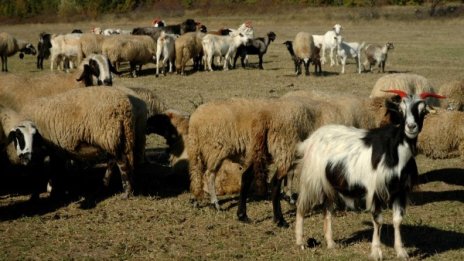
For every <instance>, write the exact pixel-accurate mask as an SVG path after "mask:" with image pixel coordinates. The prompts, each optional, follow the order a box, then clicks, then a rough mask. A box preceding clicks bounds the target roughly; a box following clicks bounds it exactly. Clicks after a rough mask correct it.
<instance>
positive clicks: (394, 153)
mask: <svg viewBox="0 0 464 261" xmlns="http://www.w3.org/2000/svg"><path fill="white" fill-rule="evenodd" d="M391 91H392V92H395V93H397V94H398V95H400V96H401V98H402V100H401V103H400V104H399V105H398V108H397V110H398V117H400V119H401V120H400V124H399V125H388V126H386V127H382V128H377V129H370V130H367V129H356V128H352V127H346V126H342V125H328V126H324V127H322V128H319V129H318V130H316V131H315V132H314V133H313V134H311V136H310V137H309V138H307V139H306V140H305V141H304V142H303V143H301V145H299V147H298V153H299V154H301V155H302V160H301V162H300V164H301V168H299V169H300V170H301V175H300V194H299V196H298V203H297V216H296V225H295V237H296V244H297V245H298V246H301V247H302V248H305V243H304V240H303V219H304V215H305V214H306V212H307V211H308V210H310V209H312V208H314V207H315V206H316V205H320V204H322V205H323V207H324V234H325V239H326V241H327V247H328V248H334V247H335V242H334V240H333V237H332V224H331V216H332V209H333V205H334V203H335V201H336V199H337V198H341V200H343V201H344V202H345V203H346V204H347V205H348V206H351V207H353V206H354V202H355V200H358V199H365V202H366V209H367V210H370V211H371V213H372V217H373V226H374V233H373V238H372V247H371V257H373V258H374V259H376V260H378V259H382V250H381V248H380V244H381V243H380V228H381V225H382V215H381V211H382V206H385V205H386V206H392V209H393V227H394V232H395V239H394V247H395V250H396V253H397V256H398V257H400V258H408V254H407V252H406V250H405V249H404V247H403V242H402V240H401V234H400V224H401V221H402V219H403V215H404V212H405V208H406V204H407V201H408V195H409V193H410V192H411V191H412V189H413V187H414V186H415V185H416V182H417V178H418V175H419V173H418V170H417V165H416V162H415V159H414V156H415V154H416V143H417V136H418V134H419V133H420V131H421V129H422V126H423V125H422V124H423V120H424V116H425V114H426V105H425V102H424V99H425V98H426V97H428V96H430V95H434V94H429V93H422V94H420V95H418V96H415V95H408V94H406V93H405V92H402V91H399V90H391Z"/></svg>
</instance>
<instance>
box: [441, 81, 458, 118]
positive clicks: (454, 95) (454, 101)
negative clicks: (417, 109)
mask: <svg viewBox="0 0 464 261" xmlns="http://www.w3.org/2000/svg"><path fill="white" fill-rule="evenodd" d="M438 94H440V95H443V96H446V98H447V99H446V100H444V101H442V102H441V103H440V107H441V108H443V109H446V110H452V111H453V110H456V111H463V110H464V80H459V81H451V82H448V83H445V84H443V85H442V86H440V90H439V91H438Z"/></svg>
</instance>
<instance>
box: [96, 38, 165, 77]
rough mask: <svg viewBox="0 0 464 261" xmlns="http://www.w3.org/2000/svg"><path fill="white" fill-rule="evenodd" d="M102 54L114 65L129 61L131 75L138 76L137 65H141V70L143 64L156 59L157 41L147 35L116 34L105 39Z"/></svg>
mask: <svg viewBox="0 0 464 261" xmlns="http://www.w3.org/2000/svg"><path fill="white" fill-rule="evenodd" d="M102 54H103V55H105V56H107V57H108V59H109V60H110V62H111V63H112V64H113V66H114V67H116V64H117V63H119V62H122V61H128V62H129V64H130V72H131V75H132V76H133V77H137V70H136V66H137V65H140V67H139V72H140V71H141V69H142V65H143V64H146V63H149V62H154V61H155V59H156V42H155V41H154V40H153V38H151V37H150V36H146V35H116V36H112V37H110V38H107V39H105V40H104V41H103V43H102Z"/></svg>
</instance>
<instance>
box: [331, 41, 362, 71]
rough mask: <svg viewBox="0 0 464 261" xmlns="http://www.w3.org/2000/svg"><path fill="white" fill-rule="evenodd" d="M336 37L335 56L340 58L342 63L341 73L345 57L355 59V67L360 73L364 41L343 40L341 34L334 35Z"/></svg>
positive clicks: (343, 68) (343, 69)
mask: <svg viewBox="0 0 464 261" xmlns="http://www.w3.org/2000/svg"><path fill="white" fill-rule="evenodd" d="M336 39H337V56H338V58H340V62H341V64H342V71H341V73H342V74H343V73H345V64H346V58H353V59H354V60H355V61H356V67H357V69H358V73H361V70H362V69H361V50H362V48H363V47H364V44H365V43H364V42H362V43H361V44H360V43H358V42H350V43H348V42H344V41H343V37H342V36H341V35H339V36H337V37H336Z"/></svg>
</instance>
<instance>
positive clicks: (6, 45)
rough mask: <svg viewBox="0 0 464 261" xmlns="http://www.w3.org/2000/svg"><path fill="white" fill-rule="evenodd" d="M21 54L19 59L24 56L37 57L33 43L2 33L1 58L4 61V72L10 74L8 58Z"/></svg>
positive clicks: (0, 36)
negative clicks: (31, 55)
mask: <svg viewBox="0 0 464 261" xmlns="http://www.w3.org/2000/svg"><path fill="white" fill-rule="evenodd" d="M17 52H20V55H19V58H21V59H22V58H23V56H24V54H23V53H25V54H33V55H35V54H36V53H37V51H36V50H35V48H34V46H33V45H32V44H31V43H28V42H26V41H24V40H20V39H16V38H15V37H13V36H12V35H11V34H9V33H5V32H2V33H0V58H1V59H2V72H8V57H10V56H13V55H15V54H16V53H17Z"/></svg>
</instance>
